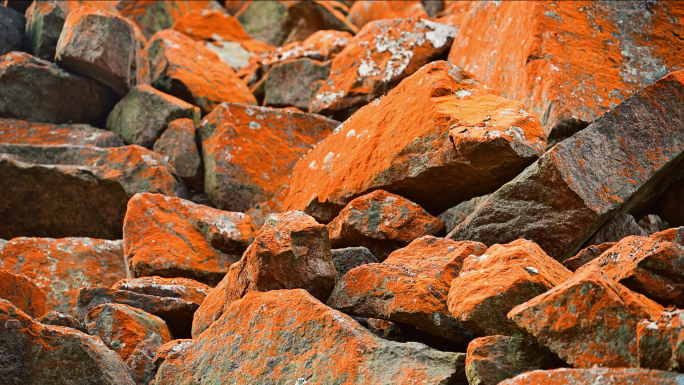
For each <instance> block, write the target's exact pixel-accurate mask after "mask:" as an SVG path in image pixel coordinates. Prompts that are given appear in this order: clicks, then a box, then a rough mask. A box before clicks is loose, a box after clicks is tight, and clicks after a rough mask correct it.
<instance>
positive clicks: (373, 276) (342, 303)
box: [328, 236, 487, 342]
mask: <svg viewBox="0 0 684 385" xmlns="http://www.w3.org/2000/svg"><path fill="white" fill-rule="evenodd" d="M486 250H487V248H486V247H485V246H484V245H482V244H481V243H477V242H468V241H464V242H454V241H452V240H449V239H443V238H435V237H430V236H426V237H422V238H419V239H416V240H415V241H413V242H412V243H411V244H410V245H408V246H407V247H405V248H403V249H400V250H397V251H395V252H394V253H392V254H391V255H390V256H389V258H387V259H386V260H385V261H384V262H383V263H379V264H376V263H374V264H368V265H363V266H359V267H357V268H355V269H353V270H351V271H349V272H348V273H347V274H346V275H345V276H344V277H342V279H341V280H340V282H338V284H337V285H336V286H335V290H334V291H333V293H332V294H331V295H330V299H329V300H328V305H329V306H330V307H332V308H334V309H337V310H340V311H342V312H344V313H347V314H352V315H355V316H359V317H372V318H380V319H385V320H390V321H395V322H403V323H407V324H410V325H413V326H415V327H416V328H418V329H420V330H424V331H426V332H429V333H431V334H433V335H436V336H439V337H443V338H447V339H449V340H452V341H455V342H467V341H469V340H470V339H472V338H473V335H472V333H470V332H469V331H468V330H466V329H465V328H464V327H463V326H461V325H460V324H459V323H458V322H457V321H456V319H454V317H453V316H452V315H451V312H449V309H448V308H447V295H448V294H449V287H450V285H451V281H452V280H453V279H454V277H456V276H458V273H459V272H460V271H461V267H462V266H463V260H464V259H466V258H468V256H469V255H482V254H484V253H485V251H486Z"/></svg>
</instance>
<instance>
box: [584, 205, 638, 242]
mask: <svg viewBox="0 0 684 385" xmlns="http://www.w3.org/2000/svg"><path fill="white" fill-rule="evenodd" d="M630 235H637V236H644V235H647V234H646V231H645V230H644V229H642V228H641V227H640V226H639V225H638V224H637V222H636V220H635V219H634V217H633V216H631V215H629V214H626V213H617V214H616V215H615V216H614V217H612V218H610V220H609V221H608V222H606V223H605V224H604V225H603V226H601V228H600V229H598V231H596V234H594V236H592V237H591V238H590V239H589V240H588V241H587V244H588V245H595V246H596V245H600V244H602V243H606V242H619V241H620V240H621V239H622V238H627V237H629V236H630Z"/></svg>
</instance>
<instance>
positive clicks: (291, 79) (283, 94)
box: [263, 58, 330, 111]
mask: <svg viewBox="0 0 684 385" xmlns="http://www.w3.org/2000/svg"><path fill="white" fill-rule="evenodd" d="M329 73H330V62H326V63H322V62H319V61H316V60H312V59H309V58H302V59H294V60H288V61H285V62H282V63H278V64H275V65H274V66H273V67H271V70H270V71H269V72H268V74H266V76H265V78H264V80H263V81H264V82H265V84H264V87H265V89H266V90H265V96H264V105H265V106H272V107H290V106H291V107H297V108H299V109H301V110H303V111H308V110H309V103H311V95H312V92H311V86H312V85H313V83H314V82H317V81H319V80H325V79H327V78H328V74H329Z"/></svg>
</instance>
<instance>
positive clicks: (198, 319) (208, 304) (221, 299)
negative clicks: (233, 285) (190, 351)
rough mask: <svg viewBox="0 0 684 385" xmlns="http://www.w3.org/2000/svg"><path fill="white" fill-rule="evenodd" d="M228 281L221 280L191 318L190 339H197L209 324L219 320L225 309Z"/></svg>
mask: <svg viewBox="0 0 684 385" xmlns="http://www.w3.org/2000/svg"><path fill="white" fill-rule="evenodd" d="M227 285H228V281H227V280H226V279H222V280H221V282H219V284H218V285H216V287H214V288H212V289H211V290H209V291H208V293H207V296H206V297H205V298H204V300H203V301H202V303H201V304H200V307H199V308H197V311H195V314H193V317H192V338H197V337H198V336H199V335H200V334H202V332H203V331H205V330H207V329H208V328H209V326H211V324H213V323H214V321H216V320H217V319H219V318H221V316H222V315H223V311H224V310H225V308H226V286H227Z"/></svg>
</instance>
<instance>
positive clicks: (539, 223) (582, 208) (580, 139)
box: [418, 3, 684, 261]
mask: <svg viewBox="0 0 684 385" xmlns="http://www.w3.org/2000/svg"><path fill="white" fill-rule="evenodd" d="M563 4H566V3H563ZM683 100H684V71H679V72H674V73H672V74H670V75H668V76H666V77H664V78H662V79H660V80H658V81H657V82H656V83H654V84H652V85H650V86H647V87H645V88H644V89H642V90H641V91H639V92H637V93H636V94H635V95H634V96H632V97H630V98H629V99H627V100H626V101H624V102H623V103H622V104H620V105H619V106H617V107H615V108H614V109H612V110H610V111H608V112H606V113H604V114H603V115H602V116H601V117H599V118H598V119H596V121H594V123H592V124H591V125H590V126H589V127H587V128H585V129H584V130H582V131H581V132H579V133H577V134H576V135H574V136H572V137H571V138H569V139H567V140H565V141H563V142H561V143H558V144H557V145H556V146H554V147H553V148H552V149H551V150H549V151H547V152H546V153H545V154H544V155H543V156H542V157H541V158H539V160H538V161H537V162H535V163H534V164H532V165H531V166H529V167H528V168H527V169H526V170H525V171H523V172H522V173H521V174H520V175H518V176H517V177H516V178H515V179H513V180H512V181H510V182H509V183H507V184H506V185H504V186H503V187H502V188H500V189H499V190H498V191H496V192H495V193H494V194H492V196H490V197H489V198H488V199H487V200H486V201H485V202H484V203H483V204H481V205H480V206H479V207H478V208H477V210H475V212H474V213H473V214H471V215H470V216H469V217H468V219H466V220H465V221H464V222H463V223H461V224H460V225H459V226H458V227H456V229H454V231H452V232H451V233H450V234H449V237H451V238H453V239H470V240H476V241H481V242H483V243H485V244H487V245H491V244H494V243H507V242H511V241H513V240H515V239H518V238H525V239H529V240H531V241H534V242H535V243H537V244H538V245H539V246H541V248H542V249H544V251H546V253H548V254H549V255H550V256H551V257H553V258H555V259H557V260H559V261H563V260H565V259H568V258H570V257H571V256H573V255H575V253H576V252H577V251H578V250H579V248H580V247H581V246H582V245H583V244H584V243H585V241H586V240H587V239H588V238H589V237H591V235H592V234H593V233H594V232H595V231H596V230H597V229H598V228H599V227H600V226H601V225H603V224H604V223H606V222H607V221H608V220H610V219H611V218H612V217H613V216H614V215H616V214H617V213H619V212H625V211H627V210H629V209H631V208H633V206H634V205H636V204H637V203H639V204H643V205H646V204H648V203H650V202H651V201H653V199H655V198H657V196H658V195H659V193H660V192H662V190H663V189H664V188H665V187H667V185H668V183H666V182H665V181H667V180H668V179H669V181H670V182H673V180H672V179H673V178H672V177H673V174H677V173H678V172H679V169H680V167H681V162H682V161H684V153H683V152H682V148H684V130H682V126H683V125H684V110H683V109H682V108H681V104H682V101H683ZM645 135H646V136H648V137H649V138H653V140H643V138H644V136H645ZM418 203H420V202H418ZM561 218H562V219H561Z"/></svg>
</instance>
